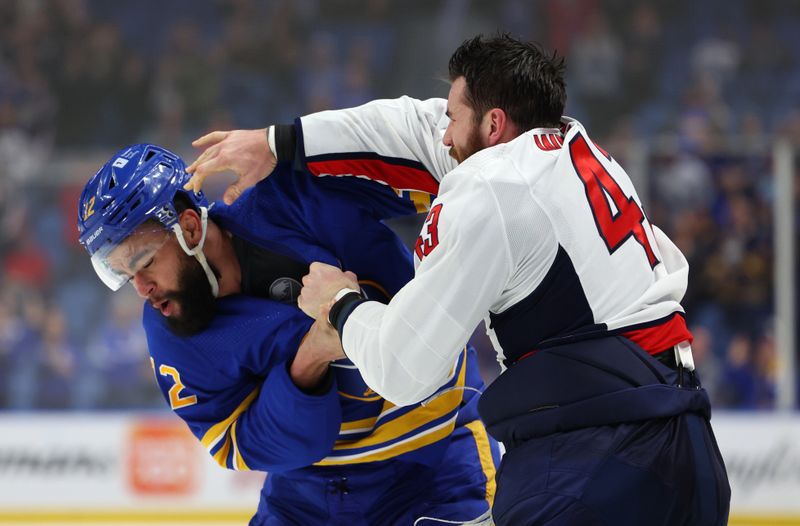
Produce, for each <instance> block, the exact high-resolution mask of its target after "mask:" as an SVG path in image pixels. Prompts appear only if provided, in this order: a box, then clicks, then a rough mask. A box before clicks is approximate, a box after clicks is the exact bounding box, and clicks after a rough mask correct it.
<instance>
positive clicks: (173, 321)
mask: <svg viewBox="0 0 800 526" xmlns="http://www.w3.org/2000/svg"><path fill="white" fill-rule="evenodd" d="M181 256H182V257H181V268H180V269H179V270H178V290H177V291H176V292H171V293H169V294H167V295H166V298H165V299H168V300H169V301H172V302H176V303H177V304H178V305H180V315H179V316H175V315H173V316H169V317H165V318H166V321H167V326H168V327H169V329H170V330H171V331H172V332H173V334H175V335H176V336H181V337H186V336H193V335H195V334H198V333H200V332H202V331H204V330H205V329H207V328H208V326H209V325H211V320H213V319H214V314H215V308H216V301H215V299H214V295H213V294H212V293H211V284H210V283H209V282H208V277H207V276H206V273H205V272H204V271H203V267H202V266H201V265H200V262H199V261H197V260H196V259H195V258H194V257H192V256H188V255H186V254H181Z"/></svg>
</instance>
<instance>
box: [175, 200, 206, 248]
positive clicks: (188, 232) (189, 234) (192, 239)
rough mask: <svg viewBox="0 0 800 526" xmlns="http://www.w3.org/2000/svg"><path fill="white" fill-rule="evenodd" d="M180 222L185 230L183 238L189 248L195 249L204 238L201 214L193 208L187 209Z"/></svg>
mask: <svg viewBox="0 0 800 526" xmlns="http://www.w3.org/2000/svg"><path fill="white" fill-rule="evenodd" d="M178 222H179V223H180V225H181V230H183V238H184V239H185V240H186V244H187V245H189V247H194V246H196V245H197V244H198V243H200V239H201V238H202V236H203V225H202V220H201V219H200V214H198V213H197V212H196V211H195V210H193V209H191V208H187V209H186V210H184V211H183V212H181V215H180V218H179V219H178Z"/></svg>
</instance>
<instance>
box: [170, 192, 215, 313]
mask: <svg viewBox="0 0 800 526" xmlns="http://www.w3.org/2000/svg"><path fill="white" fill-rule="evenodd" d="M200 222H201V225H202V227H201V228H202V231H203V234H202V236H201V237H200V242H199V243H198V244H197V246H196V247H194V248H189V246H188V245H187V244H186V239H184V237H183V229H182V228H181V225H180V223H179V222H175V224H173V225H172V227H171V228H172V231H173V232H175V237H177V238H178V243H179V244H180V246H181V248H182V249H183V251H184V252H186V255H188V256H194V258H195V259H196V260H197V261H198V262H199V263H200V266H201V267H203V271H204V272H205V273H206V277H207V278H208V283H209V284H210V285H211V294H213V295H214V297H215V298H216V297H217V295H218V294H219V283H218V282H217V277H216V276H215V275H214V272H212V270H211V267H210V266H209V265H208V260H206V255H205V254H204V253H203V245H205V242H206V233H207V232H208V208H206V207H205V206H201V207H200Z"/></svg>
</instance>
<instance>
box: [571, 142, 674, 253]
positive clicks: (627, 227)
mask: <svg viewBox="0 0 800 526" xmlns="http://www.w3.org/2000/svg"><path fill="white" fill-rule="evenodd" d="M569 153H570V157H571V158H572V164H573V166H574V167H575V171H576V172H577V174H578V176H579V177H580V178H581V181H582V182H583V185H584V187H585V188H586V197H587V199H588V200H589V206H591V207H592V215H594V222H595V224H596V225H597V231H598V233H599V234H600V237H602V238H603V241H605V243H606V248H608V253H609V254H613V253H614V252H615V251H616V250H617V249H618V248H619V247H621V246H622V244H623V243H625V241H627V240H628V238H629V237H631V236H633V237H634V239H636V241H638V242H639V244H640V245H642V247H644V252H645V254H646V255H647V261H648V263H650V267H651V268H653V267H655V266H656V265H657V264H658V263H659V261H658V259H656V255H655V253H654V252H653V247H651V246H650V240H649V239H647V234H646V233H645V230H644V220H645V216H644V212H642V209H641V208H639V205H637V204H636V201H634V199H633V197H626V196H625V193H624V192H623V191H622V188H620V187H619V185H618V184H617V182H616V181H615V180H614V179H613V178H612V177H611V174H609V173H608V171H607V170H606V169H605V168H604V167H603V165H602V163H600V160H598V159H597V157H595V156H594V154H593V153H592V150H591V148H589V144H588V143H587V142H586V139H585V138H584V137H583V135H580V134H578V135H576V136H575V138H574V139H572V141H571V142H570V144H569ZM606 195H608V196H609V197H610V198H611V200H612V201H613V202H614V206H615V207H616V208H617V210H616V212H614V211H613V210H612V209H611V205H610V204H609V202H608V199H607V198H606Z"/></svg>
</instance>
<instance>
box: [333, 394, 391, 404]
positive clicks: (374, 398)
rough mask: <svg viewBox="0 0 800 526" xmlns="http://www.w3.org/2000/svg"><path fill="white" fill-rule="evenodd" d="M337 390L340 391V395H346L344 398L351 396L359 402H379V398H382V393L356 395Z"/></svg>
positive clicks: (351, 398) (350, 397)
mask: <svg viewBox="0 0 800 526" xmlns="http://www.w3.org/2000/svg"><path fill="white" fill-rule="evenodd" d="M336 392H337V393H339V396H341V397H344V398H349V399H350V400H358V401H359V402H377V401H378V400H380V399H381V395H375V396H356V395H351V394H347V393H343V392H341V391H336Z"/></svg>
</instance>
